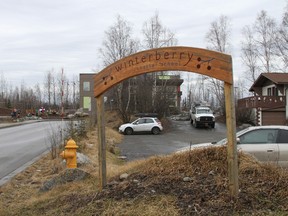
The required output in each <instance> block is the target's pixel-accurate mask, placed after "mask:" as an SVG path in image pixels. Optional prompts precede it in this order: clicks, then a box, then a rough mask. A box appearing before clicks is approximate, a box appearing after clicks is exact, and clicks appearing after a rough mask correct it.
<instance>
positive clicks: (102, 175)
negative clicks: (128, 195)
mask: <svg viewBox="0 0 288 216" xmlns="http://www.w3.org/2000/svg"><path fill="white" fill-rule="evenodd" d="M96 103H97V128H98V160H99V183H100V185H99V186H100V190H102V189H103V188H104V187H105V186H106V143H105V116H104V99H103V95H100V96H98V97H96Z"/></svg>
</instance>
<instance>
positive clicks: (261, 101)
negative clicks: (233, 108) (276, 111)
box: [237, 96, 286, 108]
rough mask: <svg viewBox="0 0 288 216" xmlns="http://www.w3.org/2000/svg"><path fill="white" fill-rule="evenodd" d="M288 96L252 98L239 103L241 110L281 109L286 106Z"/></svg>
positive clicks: (243, 99) (241, 100) (240, 100)
mask: <svg viewBox="0 0 288 216" xmlns="http://www.w3.org/2000/svg"><path fill="white" fill-rule="evenodd" d="M285 98H286V96H252V97H247V98H242V99H239V100H238V101H237V106H238V107H239V108H259V107H261V108H280V107H285V105H286V99H285Z"/></svg>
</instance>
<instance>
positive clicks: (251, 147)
mask: <svg viewBox="0 0 288 216" xmlns="http://www.w3.org/2000/svg"><path fill="white" fill-rule="evenodd" d="M236 136H237V149H238V150H242V151H244V152H247V153H249V154H251V155H253V156H255V158H256V159H258V160H259V161H261V162H272V163H275V164H277V165H280V166H282V167H288V126H281V125H274V126H272V125H271V126H270V125H269V126H255V127H249V128H246V129H244V130H241V131H239V132H238V133H237V134H236ZM226 143H227V139H223V140H220V141H218V142H215V143H203V144H196V145H192V146H191V148H199V147H206V146H218V145H225V144H226ZM189 148H190V147H189ZM189 148H188V147H186V148H184V149H181V150H180V151H185V150H188V149H189ZM178 152H179V151H178Z"/></svg>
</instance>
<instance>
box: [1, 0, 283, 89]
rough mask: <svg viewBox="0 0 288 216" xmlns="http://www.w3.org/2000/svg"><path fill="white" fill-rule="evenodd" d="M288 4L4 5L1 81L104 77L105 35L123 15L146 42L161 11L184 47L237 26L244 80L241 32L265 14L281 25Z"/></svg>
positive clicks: (88, 0) (114, 1) (58, 1)
mask: <svg viewBox="0 0 288 216" xmlns="http://www.w3.org/2000/svg"><path fill="white" fill-rule="evenodd" d="M286 4H287V1H286V0H218V1H216V0H201V1H200V0H198V1H196V0H178V1H175V0H173V1H172V0H146V1H137V0H0V75H1V73H2V74H4V77H5V78H6V80H7V81H8V83H9V84H12V85H13V86H16V85H20V83H21V82H23V81H24V83H25V84H26V85H29V86H34V85H35V84H36V83H39V84H42V83H43V81H44V76H45V73H46V72H47V71H49V70H52V69H53V70H54V71H56V72H59V71H61V68H63V69H64V72H65V74H66V75H67V76H68V78H69V79H70V80H72V77H73V76H78V75H79V74H80V73H89V72H93V70H96V71H99V70H101V69H103V68H102V62H101V59H100V56H99V54H98V50H99V48H100V47H101V45H102V41H103V39H104V37H105V35H104V32H105V31H106V30H107V29H108V28H109V27H110V26H111V25H113V24H114V23H115V22H116V16H117V15H120V16H122V17H123V18H124V19H125V20H127V21H128V22H130V23H131V24H132V25H133V29H134V31H133V32H134V36H135V37H138V38H141V29H142V26H143V23H144V22H145V21H147V20H148V19H150V18H151V17H152V16H154V15H155V12H156V11H158V13H159V18H160V20H161V22H162V24H163V25H164V26H166V27H167V28H169V29H170V30H171V31H173V32H175V34H176V38H177V39H178V45H179V46H191V47H199V48H206V45H207V44H206V42H205V34H206V33H207V31H208V29H209V27H210V23H211V22H213V21H215V20H216V19H217V18H219V16H220V15H225V16H228V17H229V18H230V19H231V24H232V41H231V42H232V53H231V55H232V57H233V67H234V68H233V70H234V74H235V75H237V76H241V74H242V73H243V68H242V67H241V62H240V59H239V56H240V53H239V49H240V40H241V35H240V33H241V29H242V28H243V27H244V26H245V25H250V24H252V23H253V22H255V20H256V16H257V14H259V12H260V11H261V10H265V11H267V12H268V15H269V16H271V17H273V18H275V19H276V21H277V22H278V23H279V22H280V20H281V17H282V15H283V11H284V7H285V6H286Z"/></svg>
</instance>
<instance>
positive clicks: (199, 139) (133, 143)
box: [119, 121, 226, 160]
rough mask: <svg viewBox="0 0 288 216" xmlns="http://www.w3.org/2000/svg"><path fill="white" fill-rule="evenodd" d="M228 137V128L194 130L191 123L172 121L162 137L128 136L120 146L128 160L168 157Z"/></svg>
mask: <svg viewBox="0 0 288 216" xmlns="http://www.w3.org/2000/svg"><path fill="white" fill-rule="evenodd" d="M224 137H226V126H225V125H224V124H220V123H216V126H215V128H214V129H209V128H194V127H193V126H192V125H191V124H190V121H172V122H171V125H170V128H169V129H167V130H166V131H165V132H163V133H162V134H160V135H152V134H140V135H139V134H137V135H130V136H128V135H126V136H124V140H123V142H122V143H120V144H119V148H120V151H121V154H122V155H123V156H126V157H127V160H135V159H140V158H146V157H150V156H153V155H166V154H170V153H172V152H175V151H177V150H178V149H180V148H183V147H187V146H189V145H190V143H192V144H196V143H203V142H213V141H218V140H220V139H223V138H224Z"/></svg>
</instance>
